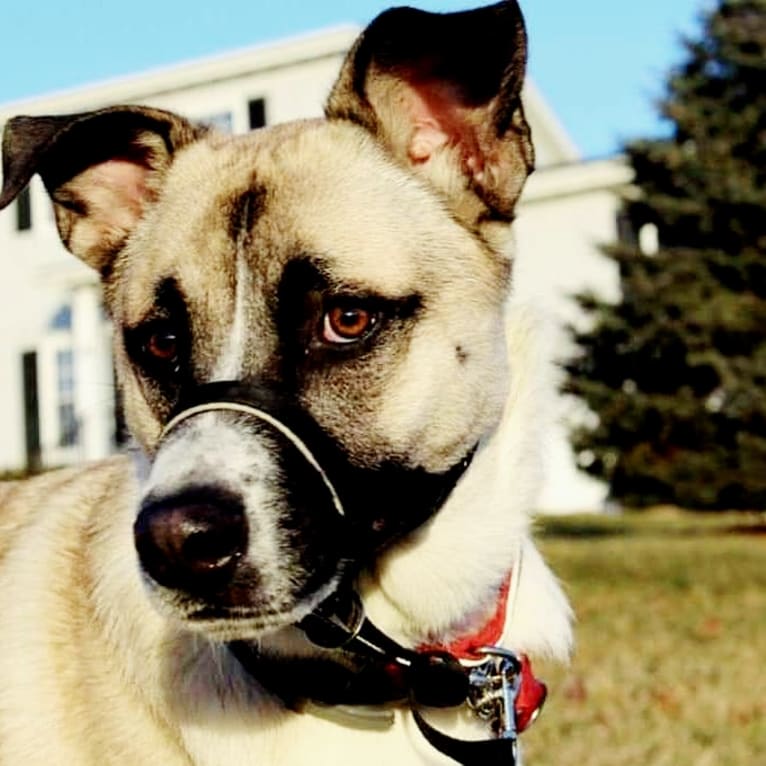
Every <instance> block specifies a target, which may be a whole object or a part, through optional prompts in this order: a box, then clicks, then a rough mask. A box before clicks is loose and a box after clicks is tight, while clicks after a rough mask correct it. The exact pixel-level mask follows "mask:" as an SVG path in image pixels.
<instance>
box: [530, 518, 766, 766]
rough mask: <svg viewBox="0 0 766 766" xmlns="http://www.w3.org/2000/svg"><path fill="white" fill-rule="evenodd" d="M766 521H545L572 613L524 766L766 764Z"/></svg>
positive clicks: (544, 541) (544, 673)
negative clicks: (567, 651) (567, 640)
mask: <svg viewBox="0 0 766 766" xmlns="http://www.w3.org/2000/svg"><path fill="white" fill-rule="evenodd" d="M765 533H766V517H765V516H763V515H760V516H758V515H755V514H753V515H742V514H738V515H724V514H718V515H704V516H701V515H687V514H683V513H680V512H673V511H658V512H651V513H644V514H635V515H633V514H630V515H626V516H623V517H617V518H615V517H585V516H578V517H575V518H567V519H561V518H553V519H548V520H545V519H543V520H542V521H541V524H540V530H539V540H540V544H541V547H542V549H543V552H544V554H545V556H546V557H547V559H548V561H549V562H550V563H551V565H552V567H553V568H554V569H555V571H556V573H557V574H558V575H559V577H560V578H561V580H562V581H563V583H564V585H565V587H566V589H567V592H568V593H569V596H570V598H571V600H572V603H573V605H574V608H575V611H576V614H577V628H576V636H577V647H576V650H575V654H574V658H573V661H572V664H571V666H569V667H567V668H561V667H557V666H555V665H552V664H546V663H539V662H538V663H537V664H536V667H535V669H536V671H537V673H538V674H539V675H540V676H541V677H543V678H544V679H545V680H546V681H547V682H548V686H549V692H550V696H549V700H548V704H547V706H546V710H545V711H544V713H543V715H542V716H541V717H540V719H539V721H538V722H537V723H536V724H535V725H534V726H533V727H532V728H531V729H530V730H529V732H528V733H526V734H525V735H524V742H525V755H526V763H527V764H529V766H570V765H571V766H601V765H602V764H603V766H643V765H644V764H647V765H651V766H762V765H763V766H766V667H765V666H766V534H765Z"/></svg>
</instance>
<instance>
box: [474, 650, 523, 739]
mask: <svg viewBox="0 0 766 766" xmlns="http://www.w3.org/2000/svg"><path fill="white" fill-rule="evenodd" d="M477 654H481V655H484V656H485V657H486V658H487V659H485V660H484V661H482V662H481V663H480V664H478V665H476V666H474V667H473V668H471V670H470V671H469V674H468V680H469V682H470V691H469V692H468V706H469V707H470V708H471V710H473V712H474V714H475V715H476V716H478V717H479V718H480V719H481V720H482V721H487V722H488V723H489V724H490V726H491V728H492V732H493V734H494V735H495V736H496V737H498V738H499V739H510V740H514V741H515V740H516V739H517V737H518V732H517V731H516V697H517V696H518V694H519V689H520V688H521V661H520V660H519V658H518V657H517V656H516V654H515V653H514V652H512V651H510V650H508V649H503V648H502V647H499V646H483V647H481V648H480V649H478V650H477Z"/></svg>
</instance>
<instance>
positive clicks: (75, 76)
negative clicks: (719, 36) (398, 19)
mask: <svg viewBox="0 0 766 766" xmlns="http://www.w3.org/2000/svg"><path fill="white" fill-rule="evenodd" d="M521 2H522V8H523V10H524V13H525V15H526V18H527V26H528V29H529V35H530V72H531V75H532V77H533V78H534V79H535V81H536V83H537V85H538V87H539V88H540V90H541V91H542V93H543V95H544V96H545V97H546V99H547V100H548V102H549V103H550V105H551V106H552V107H553V109H554V111H555V112H556V113H557V114H558V116H559V118H560V119H561V121H562V123H563V124H564V126H565V128H566V129H567V131H568V132H569V133H570V135H571V136H572V137H573V139H574V140H575V143H576V144H577V145H578V146H579V147H580V149H581V150H582V151H583V153H584V154H585V156H587V157H599V156H604V155H607V154H610V153H612V152H614V151H615V150H617V149H618V148H619V146H620V143H621V142H622V141H623V140H625V139H629V138H631V137H636V136H643V135H656V134H658V133H659V132H661V130H662V126H661V125H660V124H659V122H658V120H657V118H656V110H655V107H654V103H655V102H656V100H657V98H658V97H660V96H661V95H662V92H663V82H664V79H665V76H666V74H667V72H668V71H669V69H670V67H672V66H674V65H676V64H678V63H679V61H681V59H682V55H683V54H682V51H681V46H680V42H679V41H680V36H681V34H682V33H690V32H691V33H696V31H697V30H698V29H699V25H698V17H699V15H700V13H701V11H702V10H703V9H704V8H705V7H707V6H708V5H709V2H710V0H634V1H632V2H627V1H626V0H526V1H525V0H521ZM399 4H410V5H416V6H418V7H421V8H424V9H427V10H433V11H437V10H440V11H449V10H458V9H463V8H466V7H470V6H471V5H473V4H477V3H473V2H472V0H420V1H419V0H409V2H407V0H405V2H404V3H399ZM388 5H389V3H387V2H384V1H383V0H353V1H352V0H218V2H204V3H203V2H199V1H198V0H187V2H181V0H127V1H126V0H122V2H109V0H75V2H62V1H61V0H26V2H24V0H5V2H3V7H2V12H0V72H2V74H1V75H0V103H5V102H8V101H16V100H21V99H24V98H27V97H31V96H35V95H39V94H42V93H47V92H50V91H56V90H61V89H67V88H71V87H76V86H78V85H83V84H86V83H89V82H94V81H98V80H104V79H107V78H110V77H115V76H120V75H126V74H130V73H133V72H138V71H144V70H147V69H153V68H157V67H162V66H167V65H171V64H173V63H175V62H179V61H185V60H188V59H192V58H196V57H199V56H205V55H211V54H216V53H220V52H224V51H226V50H230V49H236V48H242V47H246V46H248V45H252V44H255V43H261V42H265V41H269V40H275V39H278V38H280V37H285V36H290V35H296V34H300V33H303V32H308V31H311V30H316V29H320V28H323V27H329V26H333V25H337V24H341V23H347V22H353V23H358V24H363V23H364V22H365V21H366V20H369V19H371V18H372V17H373V16H375V15H376V14H377V13H378V12H380V11H381V10H383V9H384V8H385V7H387V6H388Z"/></svg>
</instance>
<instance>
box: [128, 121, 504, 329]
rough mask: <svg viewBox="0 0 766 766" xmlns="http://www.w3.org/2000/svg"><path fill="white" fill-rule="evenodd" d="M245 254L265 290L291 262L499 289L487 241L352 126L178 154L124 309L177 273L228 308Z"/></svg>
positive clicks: (392, 289)
mask: <svg viewBox="0 0 766 766" xmlns="http://www.w3.org/2000/svg"><path fill="white" fill-rule="evenodd" d="M243 258H244V259H245V261H246V262H247V264H248V266H249V267H250V268H251V269H252V270H253V271H254V272H255V273H256V274H257V275H258V279H259V281H260V284H259V287H260V288H261V292H262V293H263V294H265V293H266V292H267V291H268V290H275V289H276V288H277V285H278V282H279V279H280V276H281V274H282V273H283V271H284V268H285V265H286V264H287V262H288V261H290V260H292V259H294V258H309V259H311V260H313V261H315V262H317V263H318V264H321V265H322V267H323V268H324V269H325V270H326V272H327V273H328V274H329V275H330V277H331V279H332V281H333V282H334V283H335V284H337V285H338V286H340V287H348V288H349V289H352V290H353V289H354V288H357V287H358V288H360V289H362V290H364V291H368V292H378V293H380V294H382V295H389V296H391V297H397V296H407V295H410V294H412V293H413V292H422V290H423V289H428V287H429V286H431V287H432V288H433V289H437V283H443V282H444V281H445V280H447V281H453V282H454V281H462V280H464V278H465V274H466V272H468V273H470V274H471V277H472V279H473V280H479V281H481V278H482V275H484V277H486V279H487V281H488V282H491V283H493V284H497V263H496V262H493V259H492V258H491V257H489V256H488V254H487V252H486V249H485V248H484V247H483V246H482V244H481V243H480V241H479V240H478V239H477V238H476V237H475V236H474V235H473V234H472V233H471V232H469V231H467V230H465V229H464V228H463V227H462V226H461V225H460V224H458V223H457V222H456V221H455V220H454V218H453V217H452V216H451V215H450V214H449V212H448V211H447V209H446V208H445V206H444V205H443V203H442V202H441V200H440V199H439V198H438V197H437V196H435V195H434V194H433V193H432V192H430V191H429V190H428V189H427V187H425V185H424V184H423V183H421V182H420V181H419V180H418V179H416V178H415V177H414V176H413V175H412V174H410V173H408V172H407V171H406V170H404V169H403V168H401V167H400V166H398V165H397V164H396V163H395V162H394V161H393V160H392V159H390V157H389V156H388V155H387V154H386V152H385V151H384V150H383V149H382V148H380V147H379V145H378V144H377V143H376V141H375V140H374V139H373V138H372V137H371V136H370V135H369V134H368V133H367V132H366V131H364V130H363V129H361V128H358V127H357V126H355V125H352V124H350V123H344V122H337V123H335V122H326V121H322V120H315V121H305V122H298V123H289V124H285V125H281V126H275V127H273V128H268V129H264V130H260V131H256V132H254V133H250V134H247V135H245V136H236V137H224V136H220V135H213V136H212V137H210V138H208V139H205V140H203V141H200V142H197V143H195V144H193V145H191V146H189V147H187V148H186V149H184V150H183V151H181V152H180V153H179V155H178V156H177V158H176V160H175V162H174V164H173V166H172V168H171V170H170V172H169V173H168V177H167V180H166V183H165V186H164V189H163V192H162V194H161V197H160V200H159V201H158V203H157V204H156V205H155V206H154V208H153V209H152V210H151V211H150V213H149V214H148V215H147V216H146V219H145V221H144V223H143V224H142V226H141V227H140V230H139V231H138V232H137V233H136V236H135V237H134V238H133V241H132V242H131V243H130V246H129V248H128V253H127V259H126V261H127V265H126V268H125V269H123V275H124V276H125V277H126V278H125V279H123V287H124V290H125V297H126V299H127V300H126V304H127V305H128V306H130V307H132V309H131V311H130V313H131V314H133V315H134V316H135V315H140V314H141V313H142V312H145V311H148V310H149V307H150V301H151V300H152V296H151V285H152V284H153V283H156V282H157V281H158V280H160V279H166V278H173V279H175V280H177V281H179V282H180V283H182V284H183V285H184V288H185V292H186V293H187V294H189V295H190V297H191V298H194V296H195V293H196V294H197V297H198V299H199V301H203V302H204V301H209V300H210V296H211V295H215V296H216V298H215V300H216V302H217V304H218V312H217V313H220V314H221V315H226V314H227V313H229V311H230V309H232V306H233V301H234V293H235V286H236V282H237V268H238V266H237V263H238V260H239V262H240V263H241V261H242V259H243ZM230 302H231V303H232V306H228V304H229V303H230ZM227 306H228V307H227Z"/></svg>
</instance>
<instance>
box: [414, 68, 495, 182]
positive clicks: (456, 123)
mask: <svg viewBox="0 0 766 766" xmlns="http://www.w3.org/2000/svg"><path fill="white" fill-rule="evenodd" d="M404 105H405V108H406V110H407V113H408V115H409V119H410V122H411V125H412V133H411V138H410V143H409V146H408V148H407V155H408V157H409V159H410V161H411V162H413V163H415V164H419V163H424V162H427V161H428V160H429V159H430V158H431V157H432V156H433V154H434V153H435V152H437V151H438V150H439V149H441V148H442V147H444V146H456V147H458V148H459V150H460V157H461V160H462V162H463V167H464V169H466V170H468V171H469V172H470V173H471V174H474V175H476V174H478V173H480V172H481V170H482V168H483V165H484V163H483V160H482V158H481V154H480V150H479V142H478V139H477V136H476V131H475V129H474V127H473V126H472V125H471V123H470V121H469V118H468V114H469V110H468V109H467V108H466V107H463V106H461V105H460V95H459V93H458V91H457V89H456V88H455V87H454V86H452V85H450V84H449V83H445V82H441V81H434V80H431V81H422V82H409V83H407V86H406V91H405V96H404Z"/></svg>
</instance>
